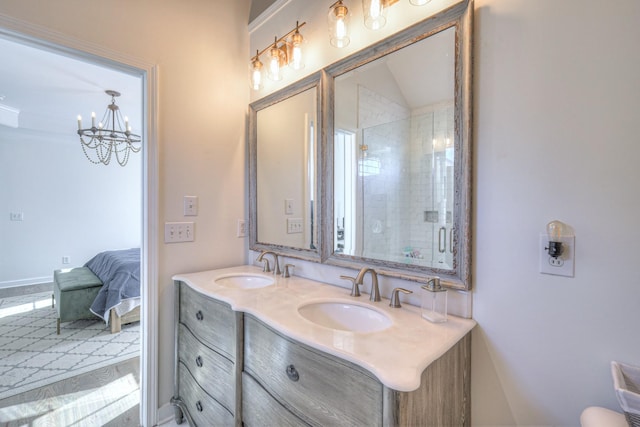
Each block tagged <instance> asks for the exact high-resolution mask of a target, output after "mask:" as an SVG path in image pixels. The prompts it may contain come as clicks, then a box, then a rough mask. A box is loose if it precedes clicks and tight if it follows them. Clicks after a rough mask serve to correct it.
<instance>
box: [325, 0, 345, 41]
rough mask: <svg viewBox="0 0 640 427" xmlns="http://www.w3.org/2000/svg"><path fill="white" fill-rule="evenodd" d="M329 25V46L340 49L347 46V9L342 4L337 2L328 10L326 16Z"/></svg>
mask: <svg viewBox="0 0 640 427" xmlns="http://www.w3.org/2000/svg"><path fill="white" fill-rule="evenodd" d="M327 23H328V24H329V42H330V43H331V46H334V47H337V48H342V47H345V46H347V45H349V42H350V41H351V39H350V38H349V9H347V7H346V6H345V5H344V4H343V3H342V1H339V2H337V3H336V4H335V5H334V6H333V7H331V8H330V9H329V14H328V15H327Z"/></svg>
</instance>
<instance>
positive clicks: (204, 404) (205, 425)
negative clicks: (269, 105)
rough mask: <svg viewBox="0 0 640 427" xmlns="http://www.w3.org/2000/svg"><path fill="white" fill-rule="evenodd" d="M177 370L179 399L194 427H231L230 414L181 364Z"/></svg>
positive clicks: (232, 420)
mask: <svg viewBox="0 0 640 427" xmlns="http://www.w3.org/2000/svg"><path fill="white" fill-rule="evenodd" d="M178 369H179V379H180V398H181V399H182V401H183V403H184V406H185V409H186V410H187V411H188V412H189V415H190V416H191V419H192V420H193V422H194V423H195V424H196V426H201V427H209V426H214V425H215V426H233V425H234V419H233V415H232V414H231V412H229V411H227V410H226V409H225V408H224V407H223V406H222V405H220V404H219V403H218V402H216V400H215V399H214V398H212V397H211V396H209V395H208V394H207V393H206V392H205V391H204V390H203V389H202V388H200V386H199V385H198V384H197V383H196V381H195V380H194V379H193V377H192V376H191V374H190V373H189V371H188V370H187V369H186V368H185V366H184V365H183V364H182V363H179V364H178ZM196 426H191V427H196Z"/></svg>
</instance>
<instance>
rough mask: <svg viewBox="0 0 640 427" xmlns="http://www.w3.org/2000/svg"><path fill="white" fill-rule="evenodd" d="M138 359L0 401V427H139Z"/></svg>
mask: <svg viewBox="0 0 640 427" xmlns="http://www.w3.org/2000/svg"><path fill="white" fill-rule="evenodd" d="M139 411H140V358H138V357H136V358H133V359H129V360H127V361H125V362H122V363H119V364H116V365H111V366H108V367H105V368H101V369H97V370H95V371H91V372H87V373H85V374H82V375H79V376H76V377H72V378H69V379H68V380H64V381H59V382H57V383H53V384H50V385H48V386H45V387H41V388H38V389H35V390H31V391H28V392H25V393H21V394H18V395H15V396H11V397H8V398H6V399H3V400H0V426H6V427H14V426H15V427H18V426H25V425H38V426H56V427H63V426H64V427H66V426H110V427H116V426H117V427H130V426H131V427H135V426H139V419H140V416H139Z"/></svg>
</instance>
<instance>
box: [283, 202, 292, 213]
mask: <svg viewBox="0 0 640 427" xmlns="http://www.w3.org/2000/svg"><path fill="white" fill-rule="evenodd" d="M284 214H285V215H293V199H284Z"/></svg>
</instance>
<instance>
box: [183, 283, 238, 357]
mask: <svg viewBox="0 0 640 427" xmlns="http://www.w3.org/2000/svg"><path fill="white" fill-rule="evenodd" d="M180 322H182V323H183V324H184V325H186V326H187V328H189V330H190V331H191V332H192V333H193V335H195V336H196V337H197V338H198V339H199V340H200V341H202V342H203V343H205V344H206V345H208V346H209V347H211V348H213V349H215V350H217V351H219V352H220V353H222V354H223V355H224V356H225V357H227V358H228V359H230V360H235V358H236V357H235V356H236V350H235V337H236V329H235V325H236V323H235V313H234V312H233V311H232V310H231V307H229V305H228V304H225V303H222V302H219V301H216V300H214V299H212V298H209V297H207V296H206V295H203V294H200V293H198V292H196V291H194V290H193V289H191V288H189V286H187V285H185V284H184V283H181V284H180Z"/></svg>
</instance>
